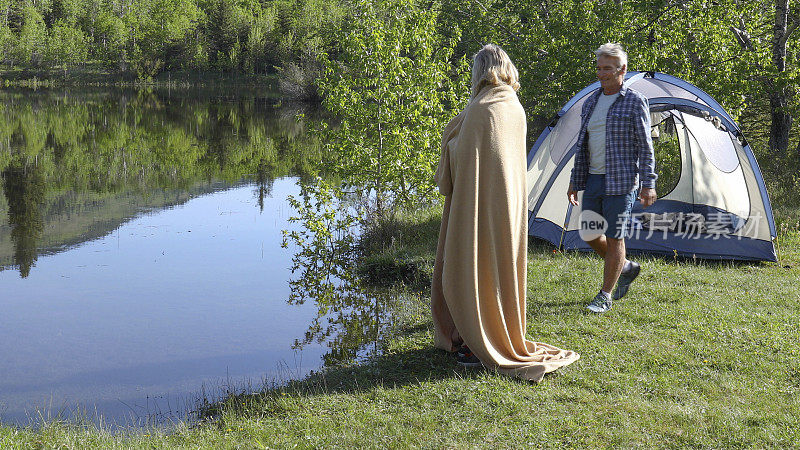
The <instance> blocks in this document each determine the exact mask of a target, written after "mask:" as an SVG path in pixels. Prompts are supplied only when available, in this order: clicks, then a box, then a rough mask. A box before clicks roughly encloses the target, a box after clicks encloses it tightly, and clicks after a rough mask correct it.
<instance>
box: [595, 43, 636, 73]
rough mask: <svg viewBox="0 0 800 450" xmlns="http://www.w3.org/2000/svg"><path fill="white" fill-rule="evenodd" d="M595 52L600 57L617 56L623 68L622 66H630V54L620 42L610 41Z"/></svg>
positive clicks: (620, 66)
mask: <svg viewBox="0 0 800 450" xmlns="http://www.w3.org/2000/svg"><path fill="white" fill-rule="evenodd" d="M594 54H595V55H597V57H598V58H599V57H601V56H608V57H611V58H617V61H619V66H618V67H619V68H622V66H626V67H627V66H628V54H627V53H625V50H623V49H622V45H620V44H616V43H612V42H608V43H606V44H603V45H601V46H600V48H598V49H597V50H595V51H594Z"/></svg>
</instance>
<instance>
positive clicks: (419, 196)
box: [320, 0, 468, 213]
mask: <svg viewBox="0 0 800 450" xmlns="http://www.w3.org/2000/svg"><path fill="white" fill-rule="evenodd" d="M436 17H437V16H436V13H435V12H434V11H431V10H428V9H422V8H420V7H419V6H418V5H416V4H415V3H414V2H413V1H411V0H389V1H382V2H370V1H361V2H359V3H358V4H357V7H356V14H355V16H354V17H353V18H352V20H351V21H349V22H346V23H345V24H344V25H343V27H342V29H341V30H339V31H338V33H340V36H341V37H340V41H339V42H340V45H341V47H340V48H337V49H336V50H337V51H338V54H337V59H336V60H333V59H332V58H330V57H329V56H328V55H325V57H324V58H323V67H324V70H323V75H322V78H321V79H320V86H321V90H322V93H323V95H324V98H325V100H324V105H325V107H326V108H327V109H328V110H329V111H330V112H331V113H332V114H333V115H334V116H335V117H337V118H339V119H340V123H339V125H338V126H337V127H328V128H327V132H328V136H329V138H330V141H329V144H328V151H329V152H330V153H331V154H332V155H335V158H336V164H337V166H338V167H340V168H341V169H340V171H341V173H340V175H341V176H342V178H343V179H344V180H345V185H346V186H349V187H350V188H352V189H354V190H358V191H361V192H363V193H365V194H366V195H367V196H374V200H375V202H376V206H377V210H378V212H379V213H382V212H383V210H384V206H386V203H387V202H393V201H394V200H399V201H400V203H401V204H404V205H409V204H415V203H417V202H419V201H423V200H426V199H430V198H432V197H433V192H434V183H433V169H434V167H435V165H436V162H438V155H439V146H438V144H439V139H440V136H441V130H442V129H443V128H444V125H445V124H446V121H447V120H448V119H449V118H450V117H452V116H453V115H454V113H452V112H451V109H455V108H457V107H459V106H461V105H463V104H464V103H465V102H466V100H467V97H468V96H467V90H466V83H465V76H466V70H465V65H464V64H460V65H458V66H457V67H458V68H459V69H461V71H460V72H459V73H457V74H453V73H452V69H453V67H452V66H451V65H450V63H449V60H450V58H451V56H452V52H453V47H454V45H455V41H450V42H441V41H440V40H439V37H438V35H437V34H436ZM462 63H463V61H462ZM454 79H455V80H459V81H460V82H461V84H460V86H459V83H458V82H454V81H453V80H454Z"/></svg>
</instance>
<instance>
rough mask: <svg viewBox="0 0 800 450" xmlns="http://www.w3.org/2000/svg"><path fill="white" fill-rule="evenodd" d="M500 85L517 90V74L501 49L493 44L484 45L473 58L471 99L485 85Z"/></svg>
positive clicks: (509, 59)
mask: <svg viewBox="0 0 800 450" xmlns="http://www.w3.org/2000/svg"><path fill="white" fill-rule="evenodd" d="M501 84H507V85H509V86H511V87H512V88H513V89H514V90H515V91H516V90H519V72H518V71H517V68H516V67H515V66H514V63H512V62H511V58H509V57H508V54H506V52H504V51H503V49H502V48H500V47H499V46H497V45H494V44H487V45H484V46H483V48H482V49H480V51H478V53H476V54H475V56H473V63H472V89H471V97H473V98H474V97H475V96H477V95H478V92H480V91H481V89H483V87H484V86H486V85H494V86H499V85H501Z"/></svg>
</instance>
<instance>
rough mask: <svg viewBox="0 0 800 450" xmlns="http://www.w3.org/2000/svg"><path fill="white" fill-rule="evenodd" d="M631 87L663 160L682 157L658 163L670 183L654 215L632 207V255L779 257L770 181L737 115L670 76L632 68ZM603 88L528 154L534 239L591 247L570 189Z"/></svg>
mask: <svg viewBox="0 0 800 450" xmlns="http://www.w3.org/2000/svg"><path fill="white" fill-rule="evenodd" d="M625 83H626V85H627V86H629V87H631V88H633V89H635V90H637V91H639V92H641V93H642V94H643V95H644V96H645V97H647V99H648V101H649V103H650V113H651V119H652V136H653V141H654V145H655V149H656V159H657V160H659V159H662V160H670V157H671V159H672V160H674V161H675V164H674V167H659V165H658V164H657V165H656V173H658V174H659V176H660V177H661V181H660V182H659V189H660V190H664V186H663V184H664V182H665V181H666V182H667V183H668V185H667V189H666V191H665V192H659V195H662V196H661V197H660V198H659V199H658V200H657V201H656V202H655V203H654V204H653V205H651V206H650V207H648V208H646V209H642V206H641V204H640V203H639V202H638V201H637V202H636V203H635V204H634V207H633V213H632V220H631V228H630V230H628V236H627V237H626V246H627V249H628V250H629V251H631V252H648V253H658V254H665V255H682V256H688V257H698V258H706V259H737V260H762V261H775V260H776V256H775V247H774V245H773V239H774V238H775V236H776V234H775V221H774V219H773V216H772V208H771V206H770V202H769V197H768V196H767V191H766V188H765V186H764V179H763V178H762V176H761V171H760V170H759V168H758V163H757V162H756V159H755V157H754V156H753V152H752V150H751V149H750V146H749V145H748V143H747V141H746V140H745V139H744V136H743V135H742V133H741V131H740V130H739V127H738V126H737V125H736V123H735V122H734V121H733V118H731V117H730V115H728V113H727V112H725V110H724V109H723V108H722V106H720V104H719V103H717V102H716V101H715V100H714V99H713V98H711V96H710V95H708V94H707V93H705V92H703V91H702V90H701V89H699V88H698V87H696V86H693V85H691V84H689V83H687V82H686V81H683V80H681V79H679V78H676V77H673V76H670V75H666V74H663V73H658V72H629V73H628V74H627V75H626V80H625ZM599 87H600V82H599V81H598V82H595V83H593V84H592V85H590V86H588V87H586V88H585V89H583V90H582V91H580V92H579V93H578V94H576V95H575V96H574V97H572V99H570V100H569V102H567V104H566V105H564V107H563V108H562V109H561V111H559V112H558V114H557V116H556V118H555V119H554V120H553V122H551V123H550V125H549V126H548V127H547V128H546V129H545V130H544V131H543V132H542V134H541V135H540V136H539V138H538V139H537V140H536V143H535V144H534V145H533V147H532V148H531V151H530V152H529V153H528V213H529V224H528V225H529V226H528V234H530V235H532V236H535V237H539V238H542V239H545V240H548V241H550V242H551V243H553V244H554V245H557V246H559V247H560V248H563V249H567V250H570V249H579V250H589V246H588V245H587V244H586V243H585V242H584V241H583V240H582V239H581V237H580V236H579V233H578V230H579V226H580V206H578V207H572V205H571V204H570V203H569V201H568V199H567V194H566V192H567V188H568V187H569V179H570V174H571V172H572V167H573V165H574V162H575V150H576V149H575V148H574V147H575V143H576V141H577V139H578V132H579V129H580V114H581V107H582V106H583V103H584V102H585V101H586V99H587V98H588V97H589V96H590V95H591V94H592V92H594V91H596V90H597V89H598V88H599ZM662 152H667V153H662ZM677 161H680V162H679V163H678V162H677ZM670 166H672V165H670ZM666 169H673V170H671V171H667V173H665V170H666ZM582 196H583V192H580V193H579V198H578V201H579V202H580V201H582Z"/></svg>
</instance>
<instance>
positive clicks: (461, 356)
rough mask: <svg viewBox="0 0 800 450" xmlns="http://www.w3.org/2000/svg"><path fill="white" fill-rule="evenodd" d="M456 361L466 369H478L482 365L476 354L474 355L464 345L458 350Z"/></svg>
mask: <svg viewBox="0 0 800 450" xmlns="http://www.w3.org/2000/svg"><path fill="white" fill-rule="evenodd" d="M456 361H457V362H458V364H459V365H461V366H464V367H478V366H480V365H481V360H480V359H478V357H477V356H475V354H473V353H472V352H471V351H470V349H469V347H467V346H466V345H462V346H461V348H460V349H459V350H458V357H457V358H456Z"/></svg>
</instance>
